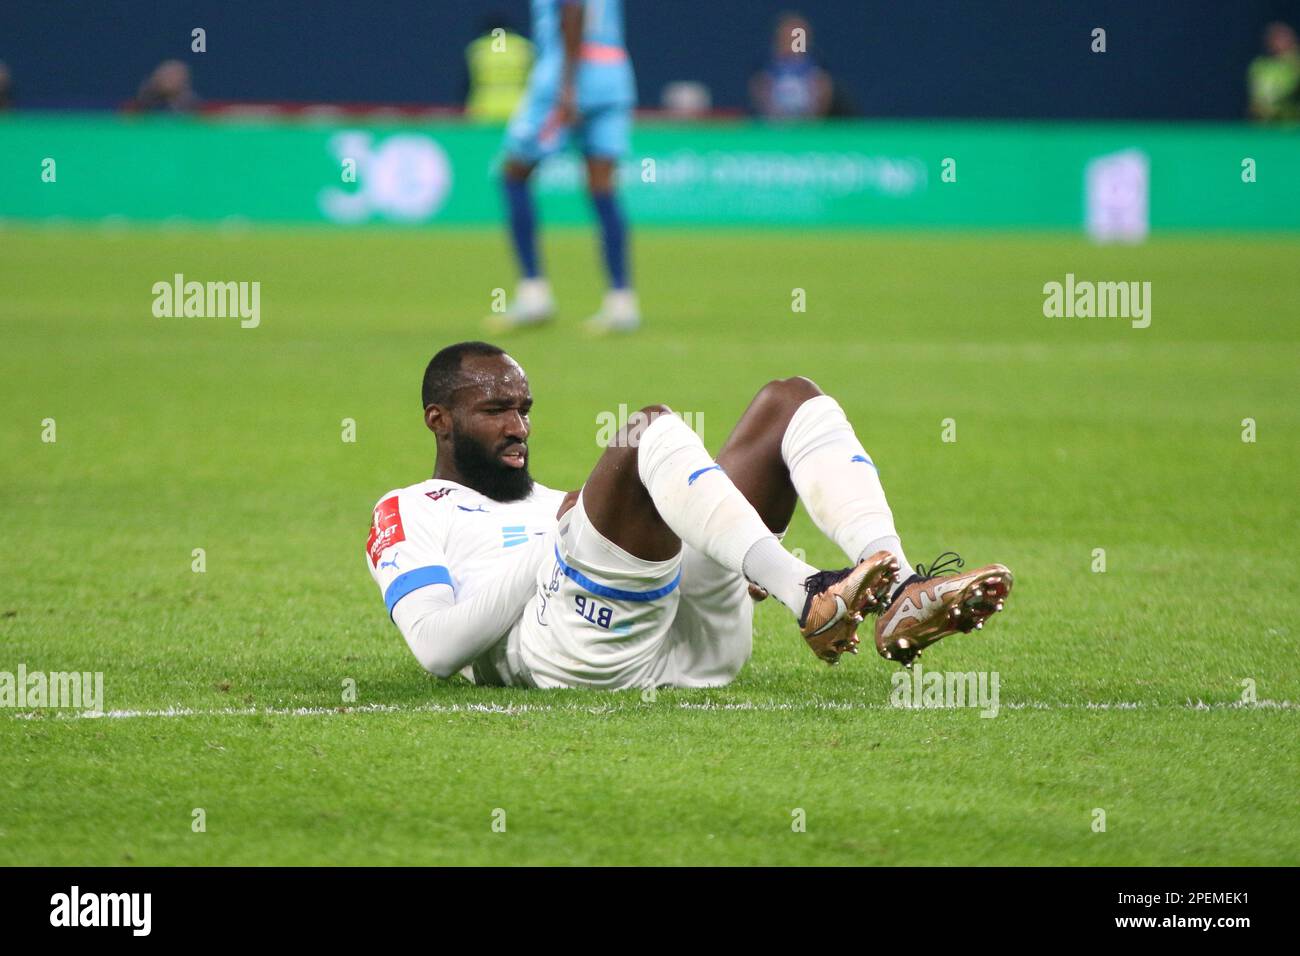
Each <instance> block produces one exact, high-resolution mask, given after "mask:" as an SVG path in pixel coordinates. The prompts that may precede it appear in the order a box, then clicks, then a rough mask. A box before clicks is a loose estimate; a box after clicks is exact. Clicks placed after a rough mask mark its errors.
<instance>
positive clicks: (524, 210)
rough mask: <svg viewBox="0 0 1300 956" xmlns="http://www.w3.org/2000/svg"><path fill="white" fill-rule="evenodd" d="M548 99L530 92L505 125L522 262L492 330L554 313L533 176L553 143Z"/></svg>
mask: <svg viewBox="0 0 1300 956" xmlns="http://www.w3.org/2000/svg"><path fill="white" fill-rule="evenodd" d="M549 112H550V103H549V102H548V101H546V100H545V99H539V98H536V97H534V96H532V95H531V94H529V95H526V96H525V97H524V100H523V102H521V103H520V105H519V108H518V110H517V111H516V113H515V115H514V117H513V118H512V119H511V120H510V125H509V126H508V127H507V129H506V142H505V151H506V156H507V159H506V162H505V165H504V167H503V168H502V172H501V188H502V194H503V197H504V199H505V206H506V221H507V224H508V226H509V236H510V245H511V248H512V249H513V250H514V254H515V260H516V262H517V263H518V266H519V285H518V287H517V288H516V292H515V298H514V301H513V302H512V303H511V304H510V306H509V308H508V309H507V310H506V312H505V313H504V314H500V315H495V316H489V318H488V324H489V326H490V327H491V328H493V329H494V330H498V331H501V330H505V329H509V328H515V327H520V326H532V325H538V324H540V323H543V322H546V321H547V320H548V319H550V318H552V317H553V316H554V315H555V299H554V296H553V295H552V294H551V286H550V283H549V282H547V281H546V278H545V276H544V275H543V272H542V264H541V259H540V256H539V254H538V250H537V211H536V207H535V205H534V203H533V195H532V187H531V179H532V175H533V171H534V170H535V169H536V168H537V164H538V163H539V162H540V161H541V160H542V158H543V157H544V156H545V155H547V154H548V153H549V152H551V151H552V150H553V148H554V146H555V144H554V143H551V142H550V141H549V140H548V139H546V138H545V137H544V135H543V133H544V132H545V123H546V117H547V115H548V114H549Z"/></svg>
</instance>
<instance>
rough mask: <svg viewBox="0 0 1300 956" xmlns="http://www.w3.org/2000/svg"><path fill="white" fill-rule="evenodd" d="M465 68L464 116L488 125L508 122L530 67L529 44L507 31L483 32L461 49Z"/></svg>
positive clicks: (521, 94)
mask: <svg viewBox="0 0 1300 956" xmlns="http://www.w3.org/2000/svg"><path fill="white" fill-rule="evenodd" d="M465 60H466V62H467V63H468V65H469V98H468V99H467V100H466V101H465V115H467V116H469V117H471V118H473V119H477V120H486V121H492V122H502V123H504V122H505V121H506V120H508V119H510V115H511V114H512V113H513V112H514V111H515V107H516V106H517V105H518V104H519V100H520V98H521V97H522V96H523V95H524V88H525V87H526V86H527V84H528V71H529V69H531V68H532V65H533V45H532V43H530V42H529V41H528V39H527V38H526V37H522V36H520V35H519V34H518V33H511V32H510V31H509V30H502V31H500V32H498V31H496V30H493V31H492V32H491V33H485V34H483V36H481V37H479V38H478V39H477V40H474V41H473V42H472V43H470V45H469V46H467V47H466V48H465Z"/></svg>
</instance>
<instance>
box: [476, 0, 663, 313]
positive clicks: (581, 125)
mask: <svg viewBox="0 0 1300 956" xmlns="http://www.w3.org/2000/svg"><path fill="white" fill-rule="evenodd" d="M533 42H534V43H535V45H536V49H537V61H536V63H535V64H534V65H533V70H532V73H531V75H530V76H529V78H528V92H527V93H526V94H525V95H524V100H523V102H522V103H521V104H520V105H519V109H518V110H516V111H515V115H514V117H513V118H512V119H511V121H510V126H509V128H508V129H507V132H506V143H505V149H506V165H505V194H506V204H507V208H508V213H509V221H510V237H511V241H512V243H513V245H514V250H515V254H516V256H517V258H518V260H519V269H520V273H521V278H520V282H519V288H518V291H517V293H516V296H515V301H514V302H513V303H511V305H510V308H509V309H508V310H507V312H506V313H505V314H504V315H498V316H493V317H492V318H491V319H490V320H489V321H490V324H491V325H492V326H493V327H495V328H498V329H504V328H518V327H522V326H531V325H537V324H540V323H543V322H546V321H547V320H549V319H551V318H552V317H553V316H554V314H555V299H554V297H553V296H552V294H551V287H550V283H549V282H547V280H546V278H545V276H544V275H543V272H542V267H541V262H540V259H539V257H538V254H537V219H536V215H535V213H534V209H533V197H532V194H531V191H530V189H529V177H531V176H532V174H533V170H534V169H536V168H537V164H538V163H539V162H541V161H542V160H543V159H544V158H545V157H547V156H549V155H551V154H552V153H555V152H557V151H558V150H560V149H563V148H564V146H565V145H566V144H567V143H568V141H569V139H570V138H572V139H573V141H574V143H575V145H576V146H577V147H578V149H580V150H581V151H582V154H583V156H584V157H585V158H586V162H587V184H588V188H589V190H590V192H591V203H592V206H593V207H594V209H595V213H596V218H597V220H598V221H599V225H600V240H601V250H602V254H603V257H604V262H605V269H606V271H607V273H608V277H609V291H608V292H607V293H606V294H605V299H604V302H603V303H602V305H601V307H600V310H599V311H598V312H597V313H596V314H595V315H594V316H592V317H591V318H590V319H589V320H588V322H587V326H588V328H589V329H591V330H592V331H595V332H630V331H632V330H633V329H635V328H637V326H638V325H640V323H641V315H640V310H639V308H638V306H637V300H636V295H635V293H634V292H633V291H632V287H631V284H630V283H629V281H628V270H627V226H626V222H625V220H624V218H623V213H622V210H621V209H620V208H619V205H618V199H617V197H616V195H615V192H614V174H615V170H616V169H617V166H618V161H619V160H620V159H621V158H622V157H623V156H625V155H627V152H628V150H629V149H630V147H631V132H632V107H633V106H634V105H635V104H636V81H635V78H634V77H633V74H632V62H631V59H630V58H629V57H628V54H627V48H626V46H625V45H624V42H623V3H622V0H533Z"/></svg>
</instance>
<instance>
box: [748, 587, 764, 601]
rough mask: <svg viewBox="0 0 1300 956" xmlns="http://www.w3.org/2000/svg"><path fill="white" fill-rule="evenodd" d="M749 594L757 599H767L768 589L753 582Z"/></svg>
mask: <svg viewBox="0 0 1300 956" xmlns="http://www.w3.org/2000/svg"><path fill="white" fill-rule="evenodd" d="M749 596H750V597H752V598H753V599H754V600H755V601H766V600H767V589H766V588H760V587H759V586H758V585H757V584H751V585H750V586H749Z"/></svg>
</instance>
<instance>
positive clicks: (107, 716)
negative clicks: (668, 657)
mask: <svg viewBox="0 0 1300 956" xmlns="http://www.w3.org/2000/svg"><path fill="white" fill-rule="evenodd" d="M666 703H668V706H671V707H674V708H676V709H677V710H704V711H753V712H758V713H778V712H786V711H817V710H830V711H854V710H860V711H886V710H971V709H979V708H971V707H899V706H895V705H893V704H888V703H875V702H867V701H858V702H854V701H808V702H807V703H803V704H793V703H778V702H776V701H760V702H754V701H729V702H716V703H715V702H713V701H687V700H682V701H677V702H666ZM653 706H655V703H654V701H643V702H641V703H631V704H622V703H620V704H617V705H616V704H600V705H597V706H594V707H583V706H556V705H552V704H435V703H429V704H420V705H416V706H404V705H401V704H361V705H359V706H354V707H225V708H220V709H207V710H204V709H197V710H196V709H194V708H191V707H168V708H166V709H162V710H106V711H102V712H96V711H88V710H85V711H78V710H50V709H47V710H30V711H21V712H17V713H13V714H11V715H9V717H10V719H11V720H42V719H46V718H51V717H52V718H54V719H57V720H134V719H137V718H149V717H156V718H169V717H328V716H334V715H340V714H499V715H502V716H506V717H518V716H521V715H523V714H532V713H573V714H590V715H592V716H597V717H598V716H605V715H608V714H617V713H630V712H633V711H637V710H644V709H646V708H648V707H653ZM998 709H999V710H1044V711H1053V710H1126V711H1127V710H1191V711H1211V710H1296V709H1300V704H1297V703H1296V702H1294V701H1290V700H1267V699H1266V700H1260V701H1256V702H1255V703H1253V704H1248V703H1245V702H1243V701H1226V702H1224V701H1219V702H1215V703H1209V704H1207V703H1205V702H1204V701H1201V700H1196V701H1192V700H1189V701H1186V702H1185V703H1182V704H1161V703H1156V702H1152V701H1088V702H1085V703H1070V702H1068V701H1055V702H1052V701H1009V702H1007V703H1004V704H999V705H998Z"/></svg>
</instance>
